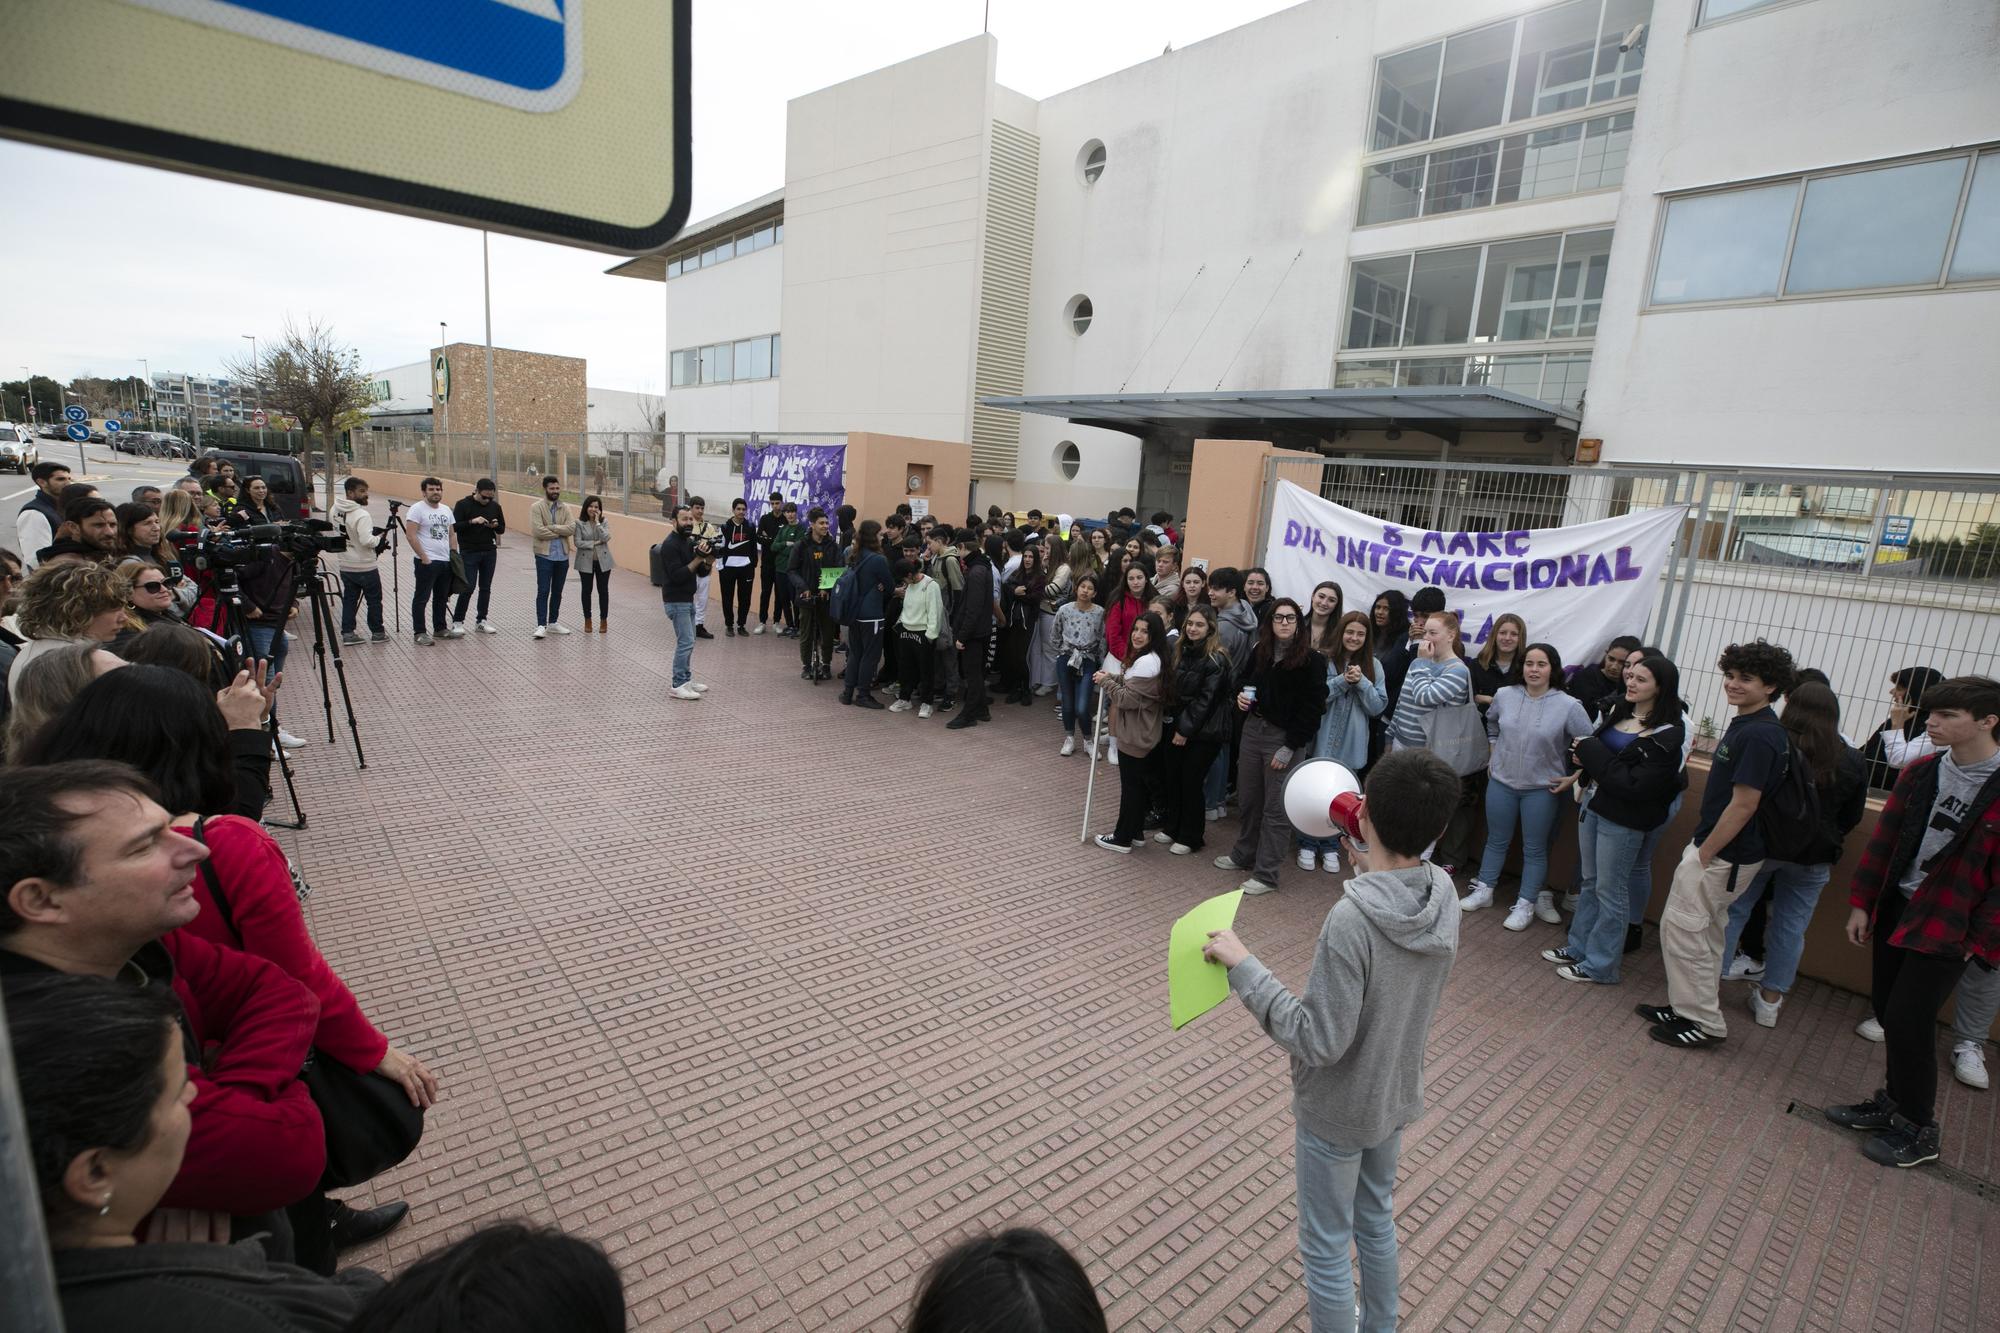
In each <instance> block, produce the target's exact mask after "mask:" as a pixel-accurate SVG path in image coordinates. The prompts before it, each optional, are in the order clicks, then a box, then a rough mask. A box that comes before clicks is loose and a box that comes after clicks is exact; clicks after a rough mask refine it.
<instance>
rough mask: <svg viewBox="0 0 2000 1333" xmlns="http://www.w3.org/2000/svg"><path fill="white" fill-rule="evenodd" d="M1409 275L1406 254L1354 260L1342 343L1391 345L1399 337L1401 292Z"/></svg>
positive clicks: (1362, 345)
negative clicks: (1345, 332)
mask: <svg viewBox="0 0 2000 1333" xmlns="http://www.w3.org/2000/svg"><path fill="white" fill-rule="evenodd" d="M1409 278H1410V257H1409V256H1408V255H1395V256H1392V257H1390V258H1388V259H1362V260H1357V261H1356V262H1355V264H1354V277H1353V279H1352V286H1351V289H1350V291H1349V293H1348V301H1347V338H1346V340H1345V341H1344V342H1343V343H1342V344H1341V345H1342V346H1343V347H1394V346H1395V345H1396V344H1397V343H1399V342H1401V341H1402V318H1403V293H1404V291H1405V289H1406V288H1407V287H1408V285H1409Z"/></svg>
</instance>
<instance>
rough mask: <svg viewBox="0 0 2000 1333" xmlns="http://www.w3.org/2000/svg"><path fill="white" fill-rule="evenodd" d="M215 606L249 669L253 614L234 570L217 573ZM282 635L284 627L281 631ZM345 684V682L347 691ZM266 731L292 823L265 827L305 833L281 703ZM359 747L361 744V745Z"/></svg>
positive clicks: (232, 646) (232, 647)
mask: <svg viewBox="0 0 2000 1333" xmlns="http://www.w3.org/2000/svg"><path fill="white" fill-rule="evenodd" d="M215 604H216V606H217V608H218V609H219V610H220V611H221V612H222V633H223V638H224V639H225V640H227V641H228V644H229V650H230V651H231V652H233V653H235V654H236V660H237V661H239V662H241V663H243V664H244V665H245V666H246V667H247V666H248V665H249V663H250V662H251V661H252V660H253V659H254V658H255V654H254V653H253V652H252V650H251V647H250V635H249V633H248V632H247V631H246V628H245V626H246V624H247V622H248V621H249V614H248V611H247V609H246V608H245V606H244V604H243V585H242V583H241V582H240V581H239V580H238V578H237V576H236V571H235V570H234V569H233V568H229V567H226V566H225V567H223V568H220V569H217V570H216V571H215ZM278 632H279V633H280V634H282V633H284V626H282V625H280V626H279V627H278ZM344 684H345V682H344V681H343V687H344ZM264 731H265V735H266V738H267V739H268V741H269V742H270V746H271V752H272V753H273V754H275V755H277V756H278V772H279V773H280V774H282V775H283V777H284V779H285V794H286V795H287V796H289V797H291V799H292V822H291V823H289V824H287V823H283V822H281V821H279V820H274V819H270V818H268V817H267V818H266V819H265V820H264V822H265V823H267V824H270V825H272V826H273V827H275V828H289V829H302V828H304V827H305V826H306V812H305V808H304V807H303V806H301V805H300V804H299V788H298V784H297V783H296V782H294V781H293V780H292V761H291V760H290V759H289V758H287V757H286V755H285V747H284V746H282V745H280V744H279V743H278V701H277V700H276V698H273V699H272V700H271V713H270V716H269V717H267V718H265V719H264ZM356 744H357V745H358V744H359V742H358V741H357V742H356Z"/></svg>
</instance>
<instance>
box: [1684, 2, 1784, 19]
mask: <svg viewBox="0 0 2000 1333" xmlns="http://www.w3.org/2000/svg"><path fill="white" fill-rule="evenodd" d="M1778 2H1779V0H1702V6H1701V21H1702V22H1703V23H1713V22H1715V21H1716V20H1717V19H1726V18H1729V17H1730V16H1731V15H1735V14H1747V13H1749V12H1750V11H1751V10H1753V9H1762V8H1764V7H1765V6H1766V5H1775V4H1777V3H1778Z"/></svg>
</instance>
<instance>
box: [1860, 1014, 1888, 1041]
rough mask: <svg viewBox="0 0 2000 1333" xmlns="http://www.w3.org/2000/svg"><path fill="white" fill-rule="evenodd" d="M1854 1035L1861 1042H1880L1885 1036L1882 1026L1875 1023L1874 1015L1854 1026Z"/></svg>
mask: <svg viewBox="0 0 2000 1333" xmlns="http://www.w3.org/2000/svg"><path fill="white" fill-rule="evenodd" d="M1854 1035H1855V1036H1857V1037H1859V1038H1861V1039H1862V1040H1863V1041H1881V1040H1883V1038H1884V1036H1885V1035H1886V1034H1885V1033H1884V1032H1883V1031H1882V1025H1881V1024H1880V1023H1877V1022H1876V1021H1875V1015H1873V1014H1870V1015H1868V1017H1866V1018H1864V1019H1862V1020H1861V1021H1860V1022H1859V1023H1856V1024H1855V1025H1854Z"/></svg>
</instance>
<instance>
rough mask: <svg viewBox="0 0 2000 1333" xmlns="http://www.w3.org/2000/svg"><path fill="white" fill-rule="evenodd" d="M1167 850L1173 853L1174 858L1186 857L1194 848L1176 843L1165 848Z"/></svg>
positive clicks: (1182, 843)
mask: <svg viewBox="0 0 2000 1333" xmlns="http://www.w3.org/2000/svg"><path fill="white" fill-rule="evenodd" d="M1167 850H1168V851H1169V852H1171V853H1173V854H1174V855H1175V856H1186V855H1187V854H1188V853H1189V852H1191V851H1193V850H1194V848H1192V847H1190V846H1188V845H1187V844H1186V843H1184V842H1177V843H1175V844H1174V845H1173V846H1171V847H1169V848H1167Z"/></svg>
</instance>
